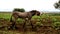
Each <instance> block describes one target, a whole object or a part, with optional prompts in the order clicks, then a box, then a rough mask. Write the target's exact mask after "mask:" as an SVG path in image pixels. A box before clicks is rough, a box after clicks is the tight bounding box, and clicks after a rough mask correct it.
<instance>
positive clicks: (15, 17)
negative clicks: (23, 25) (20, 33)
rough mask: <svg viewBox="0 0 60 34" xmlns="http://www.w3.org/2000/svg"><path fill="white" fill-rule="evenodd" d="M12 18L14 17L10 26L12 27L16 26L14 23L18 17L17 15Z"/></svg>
mask: <svg viewBox="0 0 60 34" xmlns="http://www.w3.org/2000/svg"><path fill="white" fill-rule="evenodd" d="M13 18H14V20H13V22H12V26H11V28H12V29H14V28H16V26H15V25H16V20H17V19H18V17H17V16H13Z"/></svg>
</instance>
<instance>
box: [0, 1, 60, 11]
mask: <svg viewBox="0 0 60 34" xmlns="http://www.w3.org/2000/svg"><path fill="white" fill-rule="evenodd" d="M58 1H59V0H0V11H12V10H13V9H14V8H24V9H25V10H26V11H29V10H33V9H36V10H39V11H60V10H58V9H55V8H54V6H53V4H54V3H55V2H58Z"/></svg>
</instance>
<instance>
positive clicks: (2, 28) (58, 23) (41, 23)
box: [0, 12, 60, 34]
mask: <svg viewBox="0 0 60 34" xmlns="http://www.w3.org/2000/svg"><path fill="white" fill-rule="evenodd" d="M11 14H12V13H11V12H0V34H37V33H38V34H40V33H41V34H48V33H50V34H53V33H54V34H57V33H59V32H60V30H59V29H60V15H57V14H55V15H52V14H51V15H50V14H46V13H45V14H43V15H41V16H33V17H32V23H33V26H34V27H35V26H36V27H35V28H34V29H33V30H34V31H31V30H32V29H31V25H30V26H28V25H26V26H25V27H26V30H27V31H26V32H24V31H23V28H22V25H23V23H24V20H23V19H21V18H20V19H18V20H17V23H16V27H18V29H15V27H13V28H14V29H13V30H10V29H8V28H9V27H10V25H11V22H10V17H11ZM50 28H51V29H50ZM29 29H30V30H29ZM48 30H49V32H47V31H48ZM41 31H42V32H41ZM43 31H46V32H43ZM50 31H52V32H53V33H52V32H50Z"/></svg>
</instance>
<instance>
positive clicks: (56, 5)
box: [54, 0, 60, 9]
mask: <svg viewBox="0 0 60 34" xmlns="http://www.w3.org/2000/svg"><path fill="white" fill-rule="evenodd" d="M54 7H55V8H56V9H60V0H59V1H58V2H56V3H55V4H54Z"/></svg>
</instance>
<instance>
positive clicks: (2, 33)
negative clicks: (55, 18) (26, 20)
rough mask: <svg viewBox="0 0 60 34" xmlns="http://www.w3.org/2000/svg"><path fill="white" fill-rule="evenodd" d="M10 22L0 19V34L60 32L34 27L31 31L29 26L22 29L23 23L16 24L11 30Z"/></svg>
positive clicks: (49, 33)
mask: <svg viewBox="0 0 60 34" xmlns="http://www.w3.org/2000/svg"><path fill="white" fill-rule="evenodd" d="M11 25H12V22H9V20H6V19H3V18H0V34H9V33H12V34H60V33H59V32H60V30H55V29H54V28H53V27H51V26H36V25H34V26H33V27H34V28H33V29H32V26H31V25H25V27H24V28H23V23H20V24H19V23H16V24H15V27H17V28H15V27H13V29H11V28H10V27H11ZM8 32H9V33H8Z"/></svg>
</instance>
